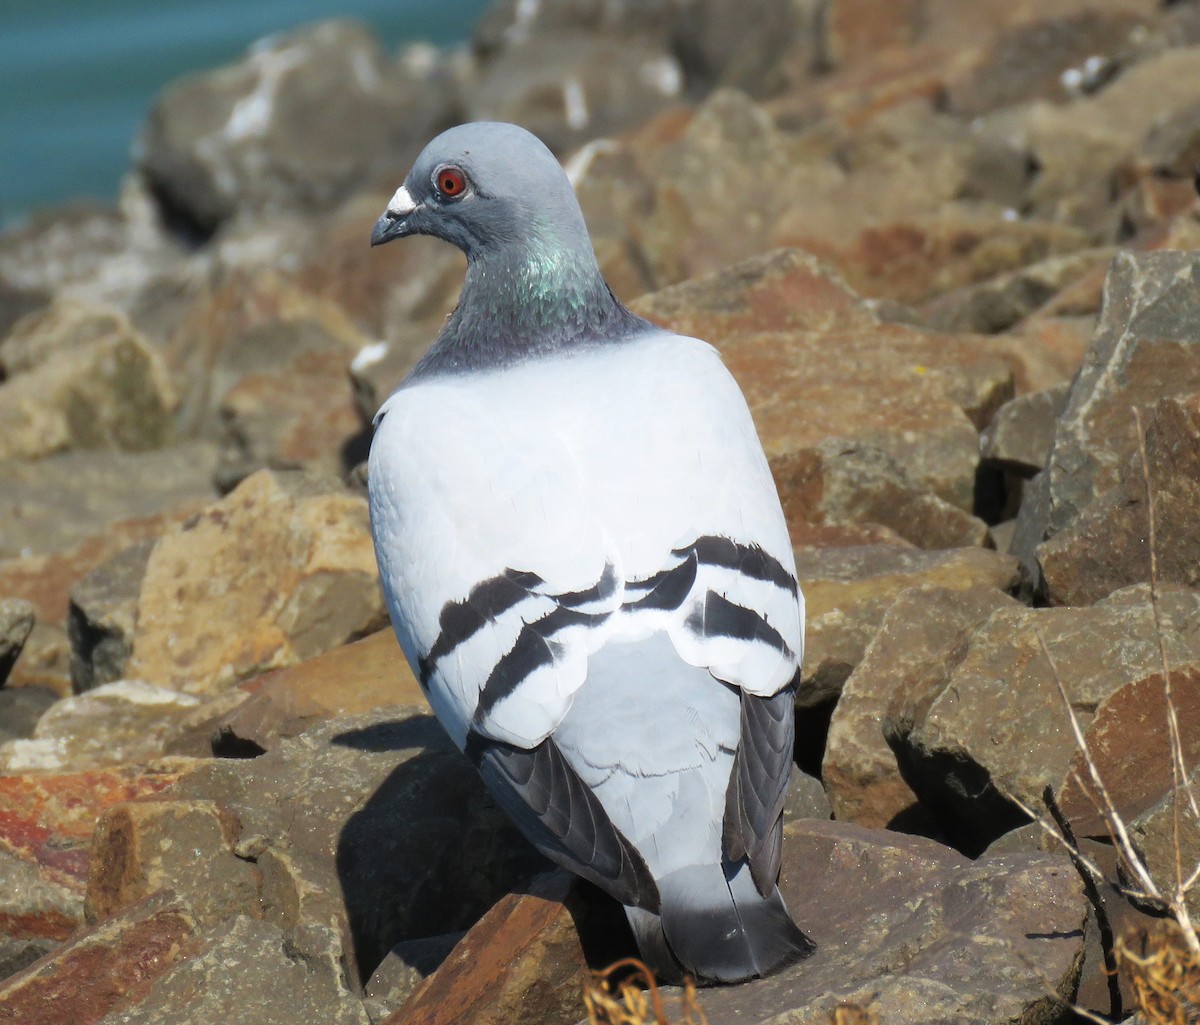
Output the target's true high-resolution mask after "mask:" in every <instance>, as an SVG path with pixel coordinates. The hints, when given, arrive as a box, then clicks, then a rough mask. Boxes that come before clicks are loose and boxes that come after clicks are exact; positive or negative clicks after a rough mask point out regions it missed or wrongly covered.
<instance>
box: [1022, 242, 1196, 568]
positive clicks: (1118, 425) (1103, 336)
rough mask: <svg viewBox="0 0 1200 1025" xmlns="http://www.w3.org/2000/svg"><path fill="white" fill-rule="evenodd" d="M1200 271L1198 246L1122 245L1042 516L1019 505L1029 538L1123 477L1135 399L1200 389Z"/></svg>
mask: <svg viewBox="0 0 1200 1025" xmlns="http://www.w3.org/2000/svg"><path fill="white" fill-rule="evenodd" d="M1198 275H1200V259H1198V258H1197V257H1196V255H1195V254H1194V253H1182V252H1158V253H1121V254H1119V255H1118V256H1117V258H1116V259H1115V260H1114V261H1113V264H1112V268H1111V270H1110V271H1109V275H1108V279H1107V282H1106V284H1105V301H1104V308H1103V309H1102V311H1101V315H1100V323H1099V325H1098V327H1097V329H1096V334H1095V336H1094V337H1093V339H1092V342H1091V345H1090V346H1089V348H1088V352H1087V356H1086V358H1085V361H1084V365H1083V369H1082V370H1081V371H1080V373H1079V375H1078V376H1077V377H1076V379H1075V381H1074V382H1073V383H1072V385H1071V391H1070V395H1069V398H1068V400H1067V406H1066V409H1065V411H1064V412H1063V414H1062V416H1061V417H1060V418H1059V421H1058V426H1057V429H1056V431H1055V438H1054V446H1053V449H1052V450H1051V453H1050V459H1049V463H1048V465H1047V469H1046V482H1045V484H1044V487H1045V488H1046V489H1047V490H1046V495H1047V503H1046V507H1045V509H1044V516H1037V515H1035V514H1036V513H1037V511H1038V510H1037V509H1036V507H1030V508H1029V509H1028V510H1026V509H1022V511H1021V517H1020V520H1021V523H1020V526H1019V527H1018V535H1019V536H1020V537H1021V538H1022V539H1023V540H1024V541H1025V542H1026V543H1027V544H1028V542H1030V541H1032V542H1033V543H1034V544H1036V543H1038V542H1040V541H1042V540H1045V539H1046V538H1048V537H1050V536H1052V535H1053V534H1056V533H1058V531H1060V530H1062V529H1063V528H1064V527H1066V526H1067V525H1068V524H1069V523H1071V522H1072V521H1073V520H1074V519H1075V518H1076V517H1077V516H1078V515H1079V514H1080V513H1081V512H1082V511H1083V510H1084V509H1085V508H1086V507H1087V506H1088V504H1089V503H1091V502H1092V500H1093V499H1094V498H1095V497H1096V496H1097V495H1098V494H1100V493H1102V492H1103V491H1105V490H1107V489H1108V488H1109V487H1111V486H1113V485H1114V484H1115V483H1117V479H1118V477H1119V475H1120V471H1121V470H1122V468H1124V466H1125V465H1126V463H1127V462H1128V460H1129V457H1130V455H1131V453H1132V452H1133V451H1134V449H1135V447H1136V431H1135V428H1134V420H1133V414H1132V409H1133V407H1135V406H1145V405H1149V404H1152V403H1155V402H1158V401H1160V400H1161V399H1163V398H1169V397H1172V396H1180V397H1182V396H1186V395H1191V394H1194V393H1197V392H1200V359H1196V357H1195V353H1194V352H1193V346H1194V344H1195V340H1196V337H1197V336H1196V333H1195V331H1193V330H1192V325H1194V323H1195V322H1196V321H1197V317H1198V316H1200V306H1198V300H1197V296H1200V288H1197V276H1198ZM1021 554H1022V555H1023V557H1025V558H1026V559H1028V558H1030V557H1031V555H1032V552H1031V551H1028V550H1026V551H1023V552H1022V553H1021Z"/></svg>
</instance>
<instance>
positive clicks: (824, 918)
mask: <svg viewBox="0 0 1200 1025" xmlns="http://www.w3.org/2000/svg"><path fill="white" fill-rule="evenodd" d="M784 834H785V835H784V845H783V850H784V869H783V878H782V881H781V886H780V888H781V890H782V892H783V896H784V900H785V901H787V904H788V907H789V909H790V910H791V911H792V913H793V914H794V915H795V917H796V920H797V921H798V922H799V924H800V925H801V927H802V928H803V929H804V930H805V932H807V933H808V934H809V935H810V936H811V937H812V938H813V939H814V940H815V941H816V944H817V950H816V953H815V954H813V956H812V957H810V958H808V959H807V960H806V961H804V962H802V963H801V964H799V965H797V966H796V967H795V968H792V969H789V970H787V971H784V972H781V973H779V974H778V975H774V976H772V977H771V978H769V979H762V980H756V981H754V982H749V983H746V984H745V985H742V986H721V987H714V988H712V989H705V990H702V991H701V992H700V994H699V997H698V1003H699V1004H700V1007H701V1008H702V1009H703V1011H704V1014H705V1016H706V1017H707V1019H708V1021H709V1022H710V1025H732V1023H734V1022H737V1023H741V1025H768V1023H771V1022H778V1021H781V1020H784V1018H785V1017H786V1020H788V1021H796V1022H801V1021H802V1022H812V1023H814V1025H815V1023H818V1022H827V1021H830V1020H832V1018H833V1014H834V1011H835V1009H836V1008H838V1007H839V1006H840V1007H842V1008H848V1007H851V1006H857V1007H858V1008H859V1009H860V1012H861V1013H862V1014H864V1015H867V1014H871V1015H875V1016H876V1017H877V1018H878V1020H880V1021H885V1022H888V1023H905V1022H912V1023H916V1022H934V1021H939V1022H940V1021H946V1022H950V1021H953V1022H961V1023H978V1025H994V1023H995V1022H997V1021H1019V1022H1027V1023H1033V1022H1038V1021H1050V1020H1054V1018H1055V1016H1057V1015H1059V1014H1060V1013H1062V1012H1060V1010H1059V1009H1058V1008H1055V1007H1054V1006H1053V1003H1052V1002H1051V1001H1050V1000H1049V999H1048V998H1047V995H1046V990H1047V987H1049V988H1050V989H1051V990H1055V991H1057V992H1058V993H1061V994H1064V995H1065V994H1068V993H1070V992H1072V991H1073V988H1074V985H1075V979H1076V977H1077V975H1078V971H1079V961H1080V958H1081V955H1082V949H1083V925H1084V920H1085V918H1086V913H1087V906H1086V901H1085V900H1084V895H1083V892H1082V887H1081V885H1080V882H1079V877H1078V876H1077V875H1076V873H1075V871H1074V870H1073V869H1072V868H1071V866H1070V863H1069V862H1068V861H1067V860H1066V859H1065V858H1064V857H1062V856H1061V855H1048V854H1033V855H1029V854H1018V855H1006V856H1002V857H993V858H987V859H984V860H981V861H979V862H970V861H968V860H967V859H965V858H963V857H962V856H961V855H958V854H956V853H955V852H954V851H951V850H948V849H947V848H945V847H942V846H940V845H939V844H936V843H934V842H933V841H931V840H926V839H924V838H921V837H914V836H905V835H902V834H898V833H888V832H883V831H879V830H868V829H863V828H861V827H859V826H854V825H850V824H848V823H842V822H798V823H792V824H791V825H789V826H787V827H786V828H785V830H784Z"/></svg>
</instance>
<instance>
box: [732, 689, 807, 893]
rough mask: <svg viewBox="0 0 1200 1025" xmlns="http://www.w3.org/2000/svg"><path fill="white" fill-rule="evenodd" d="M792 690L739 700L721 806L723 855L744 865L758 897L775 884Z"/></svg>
mask: <svg viewBox="0 0 1200 1025" xmlns="http://www.w3.org/2000/svg"><path fill="white" fill-rule="evenodd" d="M794 696H795V685H794V684H793V685H792V686H788V687H785V688H784V689H783V690H781V691H780V692H779V693H778V694H775V695H773V696H772V697H769V698H764V697H759V696H758V695H755V694H745V693H743V694H742V715H741V737H740V742H739V744H738V750H737V754H736V755H735V756H734V760H733V772H732V773H731V774H730V777H729V789H728V791H727V793H726V802H725V829H724V844H725V854H726V856H727V857H728V858H729V859H730V860H731V861H737V860H738V859H739V858H742V857H745V858H746V859H747V860H748V861H749V862H750V874H751V876H752V878H753V879H754V885H755V887H756V888H757V889H758V892H759V893H761V894H762V895H763V896H764V897H765V896H767V894H769V893H770V892H771V890H772V889H773V888H774V886H775V883H776V882H777V880H778V879H779V862H780V856H781V853H782V848H783V801H784V797H785V796H786V794H787V782H788V776H789V775H790V773H791V769H792V748H793V742H794V740H795V732H796V725H795V724H796V720H795V703H794V700H793V699H794Z"/></svg>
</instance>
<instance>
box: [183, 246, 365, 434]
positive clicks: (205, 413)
mask: <svg viewBox="0 0 1200 1025" xmlns="http://www.w3.org/2000/svg"><path fill="white" fill-rule="evenodd" d="M370 341H371V339H369V338H368V337H367V336H365V335H363V334H362V333H361V332H360V331H359V330H358V328H356V327H355V326H354V324H353V323H352V322H351V320H350V318H349V317H348V316H347V315H346V313H345V312H344V311H343V310H342V308H341V307H340V306H338V305H337V304H336V303H334V302H333V301H331V300H329V299H323V298H319V297H317V296H314V295H310V294H307V293H306V292H304V291H302V290H301V289H300V288H299V287H298V286H297V285H296V284H295V283H293V282H292V281H290V280H288V279H287V278H286V277H285V276H283V274H281V273H280V271H279V270H278V269H276V268H267V269H259V268H251V269H248V270H246V269H240V270H233V271H230V272H229V273H227V274H225V275H223V276H221V277H219V278H217V279H215V280H213V281H210V282H209V283H208V285H207V286H206V287H205V288H204V289H203V290H201V291H200V292H199V293H198V294H197V295H196V297H195V298H194V299H193V301H192V302H191V303H190V304H189V305H188V308H187V310H186V312H185V313H183V314H182V316H181V321H180V323H179V326H178V329H177V330H176V331H175V332H174V333H173V335H172V337H171V339H170V341H169V343H167V345H166V348H165V351H166V355H167V360H168V363H169V365H170V368H171V372H172V374H173V375H174V377H175V379H176V381H177V383H178V387H179V390H180V393H181V395H182V404H181V407H180V412H179V420H180V424H181V425H182V427H183V428H184V429H186V430H189V431H197V432H199V431H204V432H206V433H212V434H220V433H221V432H222V431H223V430H224V429H225V428H226V426H227V425H226V422H224V421H222V417H221V404H222V402H223V401H224V400H225V399H226V397H227V396H229V395H230V392H231V390H232V389H234V388H235V386H237V385H238V383H239V382H240V381H242V380H243V379H244V378H246V377H248V376H250V375H253V378H252V383H250V384H248V385H247V388H248V391H249V394H248V395H247V396H244V397H243V399H242V404H246V403H247V400H249V404H248V408H247V409H246V410H245V413H244V414H243V409H242V405H239V403H238V402H237V400H236V396H235V401H234V403H233V405H232V406H231V408H230V414H232V415H233V417H234V423H233V424H232V426H233V427H234V428H235V429H236V427H237V426H238V424H237V417H238V415H239V414H242V415H246V416H248V418H249V422H250V424H251V425H252V429H251V430H250V440H258V441H259V442H260V445H261V443H262V442H272V441H273V440H275V441H276V443H277V439H275V436H274V435H272V433H271V431H270V428H269V425H265V424H263V423H262V422H261V420H262V417H263V416H266V415H269V410H267V409H262V407H263V406H264V405H268V406H270V405H273V406H274V407H275V408H276V409H277V410H278V412H279V413H280V414H282V415H284V416H286V417H287V418H288V419H287V423H286V424H285V425H284V428H283V430H282V431H281V432H280V433H281V434H283V435H285V436H286V434H287V433H288V432H296V431H297V430H298V429H300V428H298V426H297V424H296V422H295V410H294V408H289V407H288V404H287V402H286V400H285V398H284V397H283V396H282V395H281V394H280V389H281V388H284V387H286V386H287V383H288V381H289V380H291V379H292V378H293V377H295V376H298V377H300V378H301V379H303V378H305V377H307V376H311V375H313V374H316V373H319V372H320V371H321V368H323V369H324V370H325V371H326V372H328V371H329V369H330V368H331V366H332V367H333V368H334V371H333V372H334V378H333V379H332V380H329V381H326V385H327V390H326V392H325V394H326V395H327V396H336V398H335V399H334V401H335V402H336V401H337V400H338V399H341V400H342V405H343V406H344V405H345V402H344V400H345V397H346V395H347V394H348V392H347V391H344V390H343V389H344V374H345V370H344V365H345V363H348V362H349V361H350V359H352V358H353V357H354V355H355V354H356V353H357V352H359V350H360V349H362V347H363V346H364V345H366V344H367V343H368V342H370ZM326 357H328V358H329V361H328V362H326V361H325V360H326ZM335 357H340V359H341V360H342V361H343V362H342V363H341V364H340V365H339V364H338V363H337V360H336V359H335ZM313 386H314V385H313V382H312V381H306V382H304V387H306V388H308V389H311V388H313ZM326 401H328V400H326ZM256 407H258V408H257V410H256ZM256 412H257V413H258V422H254V421H255V415H256ZM314 419H315V420H316V423H318V424H321V423H322V420H325V422H326V423H328V418H319V417H318V418H314ZM333 420H334V423H335V424H336V422H337V418H336V415H335V416H334V417H333ZM230 442H233V443H234V444H236V442H237V437H236V434H235V435H234V436H233V437H230V438H228V439H227V440H226V446H225V447H226V448H229V447H230ZM268 454H270V449H268Z"/></svg>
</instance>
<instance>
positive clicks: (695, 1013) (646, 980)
mask: <svg viewBox="0 0 1200 1025" xmlns="http://www.w3.org/2000/svg"><path fill="white" fill-rule="evenodd" d="M664 1002H665V1001H664V997H663V994H662V993H661V992H660V990H659V988H658V984H657V983H656V982H655V981H654V973H653V972H652V971H651V970H650V969H649V968H647V967H646V965H644V964H643V963H642V962H641V961H639V960H638V959H637V958H634V957H627V958H624V959H622V960H620V961H617V962H616V963H615V964H611V965H609V966H608V967H607V968H605V969H604V970H603V971H599V972H594V973H593V975H592V980H591V982H589V983H587V984H585V986H584V988H583V1003H584V1006H585V1007H586V1008H587V1016H588V1017H587V1020H588V1025H708V1018H707V1017H706V1016H705V1014H704V1011H703V1010H701V1008H700V1004H699V1002H698V1000H697V999H696V986H695V984H694V983H693V982H692V980H691V979H687V978H685V979H684V980H683V992H682V994H680V996H679V997H678V998H672V999H671V1000H670V1002H671V1003H672V1004H677V1005H678V1007H677V1008H674V1007H673V1008H672V1011H673V1012H674V1013H673V1014H672V1016H671V1017H668V1016H667V1011H666V1009H665V1007H664Z"/></svg>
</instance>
